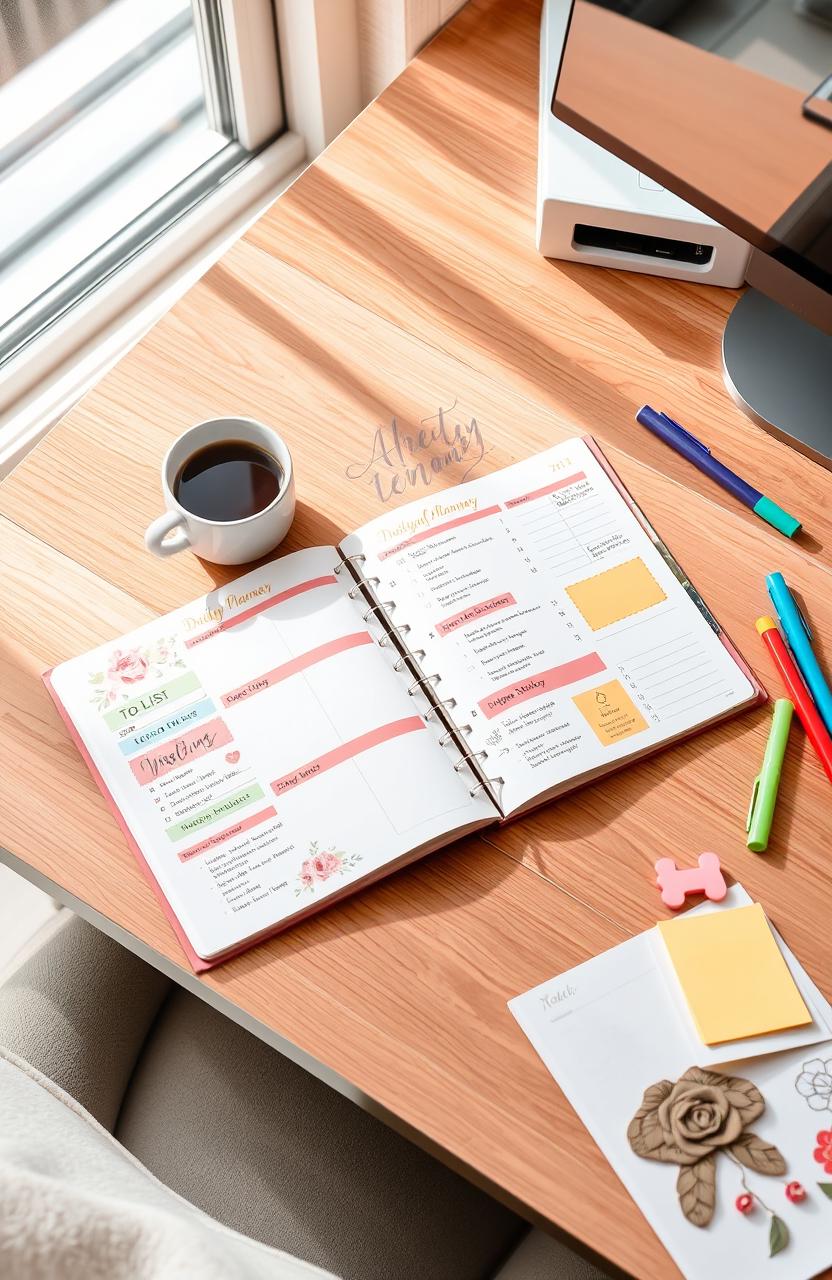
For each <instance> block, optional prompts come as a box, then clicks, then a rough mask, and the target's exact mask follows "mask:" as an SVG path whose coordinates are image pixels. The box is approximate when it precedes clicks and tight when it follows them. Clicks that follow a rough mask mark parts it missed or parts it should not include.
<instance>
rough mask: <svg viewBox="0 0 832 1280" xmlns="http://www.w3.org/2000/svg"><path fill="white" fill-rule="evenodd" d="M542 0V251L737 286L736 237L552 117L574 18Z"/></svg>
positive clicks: (743, 253) (741, 258) (742, 263)
mask: <svg viewBox="0 0 832 1280" xmlns="http://www.w3.org/2000/svg"><path fill="white" fill-rule="evenodd" d="M570 7H571V6H570V3H569V0H544V4H543V14H542V20H541V32H540V123H539V131H538V158H537V247H538V249H539V251H540V252H541V253H542V254H543V255H544V256H545V257H547V258H565V259H567V260H569V261H572V262H586V263H592V264H593V265H595V266H599V267H618V268H619V269H623V270H627V271H642V272H645V273H647V274H648V275H654V276H671V277H673V278H674V279H679V280H694V281H696V282H697V283H699V284H716V285H727V286H731V287H735V286H737V285H740V284H742V282H743V279H744V276H745V267H746V263H747V261H748V255H749V248H748V245H747V244H746V242H745V241H744V240H741V239H740V237H739V236H737V235H735V234H734V233H733V232H732V231H726V229H725V228H724V227H721V226H720V225H719V223H717V222H714V221H713V220H712V219H711V218H709V217H707V216H706V215H705V214H703V213H700V212H699V210H698V209H694V208H693V206H692V205H689V204H687V203H686V202H685V201H684V200H681V199H680V198H679V197H678V196H675V195H673V194H672V193H671V192H670V191H667V190H665V188H664V187H661V186H659V184H658V183H657V182H654V181H653V179H652V178H648V177H647V176H646V175H645V174H643V173H639V172H638V170H636V169H633V168H632V167H631V166H630V165H628V164H626V163H625V162H624V161H623V160H620V159H619V158H618V157H617V156H614V155H611V154H610V153H609V152H608V151H605V150H604V149H603V147H599V146H598V144H597V143H595V142H591V141H590V139H589V138H585V137H584V136H583V134H581V133H578V132H577V131H576V130H575V129H571V128H570V127H569V126H568V125H566V124H564V123H563V122H562V121H560V120H557V119H556V118H555V116H554V115H553V114H552V111H551V103H552V93H553V90H554V84H555V78H556V76H557V72H558V68H559V66H560V60H561V55H562V52H563V46H564V42H565V39H566V28H567V23H568V18H569V11H570Z"/></svg>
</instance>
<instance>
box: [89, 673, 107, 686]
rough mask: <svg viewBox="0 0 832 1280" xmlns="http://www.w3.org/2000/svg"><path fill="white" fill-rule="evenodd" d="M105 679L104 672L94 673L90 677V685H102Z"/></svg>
mask: <svg viewBox="0 0 832 1280" xmlns="http://www.w3.org/2000/svg"><path fill="white" fill-rule="evenodd" d="M103 679H104V672H103V671H95V672H93V674H92V675H91V676H90V677H89V681H90V684H101V681H102V680H103Z"/></svg>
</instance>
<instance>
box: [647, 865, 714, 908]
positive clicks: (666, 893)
mask: <svg viewBox="0 0 832 1280" xmlns="http://www.w3.org/2000/svg"><path fill="white" fill-rule="evenodd" d="M656 884H657V885H658V887H659V889H661V895H662V902H663V903H664V904H665V906H666V907H672V908H673V910H674V911H677V910H678V909H679V907H683V906H684V905H685V897H686V895H687V894H689V893H704V895H705V897H706V898H710V900H711V902H721V901H722V899H723V898H724V897H725V895H726V893H727V892H728V886H727V885H726V883H725V877H724V876H723V874H722V870H721V868H720V865H719V858H718V857H717V856H716V854H715V853H700V855H699V866H698V867H688V868H683V869H682V870H681V871H680V870H679V868H678V867H677V866H676V863H675V862H674V861H673V859H672V858H659V860H658V862H657V863H656Z"/></svg>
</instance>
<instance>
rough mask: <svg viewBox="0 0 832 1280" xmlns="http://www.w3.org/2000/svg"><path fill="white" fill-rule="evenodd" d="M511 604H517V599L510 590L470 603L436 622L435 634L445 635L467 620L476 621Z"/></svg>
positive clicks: (467, 621) (462, 625)
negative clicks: (488, 598)
mask: <svg viewBox="0 0 832 1280" xmlns="http://www.w3.org/2000/svg"><path fill="white" fill-rule="evenodd" d="M513 604H517V601H516V600H515V598H514V596H513V595H512V594H511V592H510V591H506V593H505V594H504V595H502V596H494V597H493V599H491V600H483V601H482V603H481V604H471V605H469V606H468V608H467V609H463V610H462V612H461V613H455V614H454V615H453V617H451V618H445V619H444V620H443V621H442V622H437V624H436V634H437V635H438V636H446V635H448V634H449V632H451V631H456V630H457V628H458V627H464V626H465V625H466V624H467V623H469V622H476V621H478V619H480V618H484V617H486V616H487V615H488V614H489V613H497V612H498V610H500V609H508V608H509V607H510V606H511V605H513Z"/></svg>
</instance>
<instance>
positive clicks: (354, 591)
mask: <svg viewBox="0 0 832 1280" xmlns="http://www.w3.org/2000/svg"><path fill="white" fill-rule="evenodd" d="M366 560H367V557H366V556H365V555H364V553H363V551H359V552H357V553H356V554H355V555H351V556H344V558H343V560H342V561H341V562H340V563H339V564H337V565H336V566H335V568H334V570H333V572H334V573H335V574H336V575H338V574H340V572H341V570H342V568H343V567H344V565H345V564H351V563H352V562H353V561H360V562H361V563H362V564H364V563H366ZM380 582H381V579H380V578H378V577H375V576H373V577H370V578H365V579H364V580H363V581H362V582H357V583H355V585H354V586H352V587H350V589H349V591H348V592H347V595H348V596H349V598H350V600H355V599H356V598H357V596H358V595H360V594H361V592H362V590H363V589H364V587H365V586H368V585H371V586H374V587H375V586H378V585H379V584H380ZM396 607H397V605H396V601H395V600H383V601H379V602H378V603H376V604H372V605H370V607H369V609H367V611H366V612H365V613H364V614H363V615H362V616H363V619H364V621H365V622H367V621H368V620H369V618H370V616H371V615H372V614H375V613H377V611H378V610H379V609H381V610H387V611H390V610H393V609H395V608H396ZM412 630H413V628H412V627H411V626H410V624H409V623H407V622H402V623H399V624H398V626H395V625H393V624H389V625H388V632H386V633H385V635H383V636H381V637H380V639H379V645H383V644H386V643H387V641H388V639H390V635H389V633H390V632H395V633H396V635H397V636H400V637H401V636H406V635H407V634H408V632H409V631H412ZM426 656H427V655H426V653H425V650H424V649H414V650H412V651H411V652H410V653H407V654H400V655H399V657H398V658H397V659H396V661H395V662H394V663H393V670H394V671H404V669H405V667H406V666H407V663H408V661H421V660H422V659H423V658H425V657H426ZM431 681H436V683H437V684H440V683H441V681H442V676H441V675H440V674H439V673H438V672H436V671H434V672H432V673H431V674H430V675H427V676H419V678H418V679H417V680H414V681H413V683H412V684H411V685H410V686H409V687H408V690H407V692H408V694H409V695H410V697H411V698H412V697H413V696H414V693H415V691H416V690H417V689H420V688H421V689H422V691H423V692H426V688H425V686H428V687H429V686H430V684H431ZM456 705H457V700H456V698H443V699H441V700H437V701H436V702H435V703H431V705H430V707H428V710H427V711H426V712H425V719H426V720H428V719H429V718H430V717H431V716H432V715H437V713H438V712H439V711H442V710H444V709H445V708H446V707H447V708H448V709H449V710H451V709H453V708H454V707H455V706H456ZM463 733H473V728H472V726H471V725H470V724H463V725H459V726H458V727H455V728H453V729H447V730H446V731H445V732H444V733H443V734H440V736H439V738H438V742H439V745H440V746H442V747H444V746H447V744H448V743H449V742H450V741H451V740H452V739H453V738H454V737H456V736H459V735H461V734H463ZM487 759H488V752H487V751H468V752H466V753H465V754H464V755H461V756H460V758H459V759H458V760H457V762H456V764H455V765H454V770H455V771H456V772H457V773H459V772H460V770H461V769H462V768H463V767H464V766H465V765H468V767H469V768H471V769H473V768H474V765H473V764H472V763H471V762H472V761H474V760H487ZM497 784H501V785H505V778H503V777H497V778H483V779H482V780H481V781H477V782H475V783H474V785H473V787H469V789H468V794H469V796H471V798H472V799H473V798H474V796H476V795H478V794H479V793H480V791H483V790H484V789H485V788H486V787H490V786H496V785H497Z"/></svg>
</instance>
